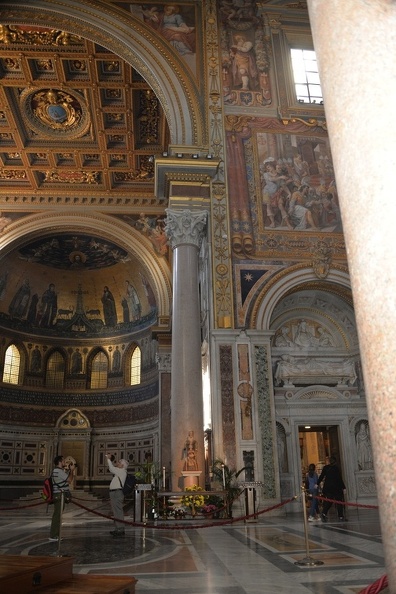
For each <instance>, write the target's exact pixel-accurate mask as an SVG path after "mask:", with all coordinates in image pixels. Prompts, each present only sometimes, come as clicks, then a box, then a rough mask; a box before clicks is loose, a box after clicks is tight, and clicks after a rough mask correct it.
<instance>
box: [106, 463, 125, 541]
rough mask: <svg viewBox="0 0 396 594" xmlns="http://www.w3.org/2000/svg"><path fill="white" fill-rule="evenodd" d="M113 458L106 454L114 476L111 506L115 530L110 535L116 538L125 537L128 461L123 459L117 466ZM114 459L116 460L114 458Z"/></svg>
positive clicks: (111, 485) (111, 489) (111, 487)
mask: <svg viewBox="0 0 396 594" xmlns="http://www.w3.org/2000/svg"><path fill="white" fill-rule="evenodd" d="M112 458H113V456H112V455H111V454H106V459H107V465H108V467H109V470H110V472H111V473H112V474H113V475H114V476H113V478H112V479H111V483H110V487H109V489H110V504H111V509H112V511H113V518H114V530H111V532H110V534H112V536H113V537H114V538H119V537H122V536H125V528H124V524H123V522H122V521H121V522H120V521H119V520H124V507H123V506H124V490H123V487H124V484H125V481H126V478H127V468H128V462H127V460H124V459H121V460H119V461H118V462H116V463H115V464H113V462H112ZM113 459H114V458H113Z"/></svg>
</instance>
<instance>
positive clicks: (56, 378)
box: [45, 348, 67, 389]
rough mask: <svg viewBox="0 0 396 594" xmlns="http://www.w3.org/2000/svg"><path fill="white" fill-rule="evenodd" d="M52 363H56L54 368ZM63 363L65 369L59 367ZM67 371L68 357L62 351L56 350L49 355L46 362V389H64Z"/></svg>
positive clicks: (52, 350)
mask: <svg viewBox="0 0 396 594" xmlns="http://www.w3.org/2000/svg"><path fill="white" fill-rule="evenodd" d="M52 362H54V363H55V365H54V366H53V367H50V366H51V365H52ZM61 362H62V363H63V368H61V367H60V366H59V364H60V363H61ZM66 371H67V356H66V355H65V353H64V352H63V351H62V349H59V348H54V349H51V351H50V352H49V353H48V356H47V357H46V360H45V387H46V388H52V389H56V388H63V387H64V384H65V376H66Z"/></svg>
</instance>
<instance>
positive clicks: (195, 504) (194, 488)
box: [180, 485, 206, 515]
mask: <svg viewBox="0 0 396 594" xmlns="http://www.w3.org/2000/svg"><path fill="white" fill-rule="evenodd" d="M185 490H186V491H187V492H188V493H192V494H191V495H183V497H182V498H181V500H180V503H181V505H184V506H185V507H189V508H190V510H191V513H192V514H193V515H194V514H195V513H196V511H197V509H201V508H202V507H203V506H204V505H205V500H206V497H205V495H203V494H202V493H200V491H202V488H201V487H199V486H198V485H191V487H186V489H185Z"/></svg>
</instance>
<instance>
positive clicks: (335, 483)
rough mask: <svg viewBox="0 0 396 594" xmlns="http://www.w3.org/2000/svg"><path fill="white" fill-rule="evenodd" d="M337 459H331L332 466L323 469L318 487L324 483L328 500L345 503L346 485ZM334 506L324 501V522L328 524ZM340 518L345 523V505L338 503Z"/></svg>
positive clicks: (323, 491)
mask: <svg viewBox="0 0 396 594" xmlns="http://www.w3.org/2000/svg"><path fill="white" fill-rule="evenodd" d="M336 462H337V461H336V459H335V458H334V456H331V458H330V464H327V465H326V466H324V467H323V470H322V472H321V474H320V477H319V479H318V485H320V484H321V483H322V482H323V481H324V485H323V490H322V493H323V496H324V497H326V499H334V500H335V501H343V500H344V493H345V484H344V481H343V480H342V476H341V471H340V469H339V468H338V466H337V464H336ZM332 505H333V502H332V501H324V502H323V510H322V521H323V522H327V512H328V511H329V509H330V508H331V506H332ZM336 506H337V512H338V518H339V519H340V520H341V521H345V516H344V505H343V504H342V503H336Z"/></svg>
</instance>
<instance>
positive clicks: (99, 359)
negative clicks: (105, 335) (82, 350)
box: [91, 352, 109, 390]
mask: <svg viewBox="0 0 396 594" xmlns="http://www.w3.org/2000/svg"><path fill="white" fill-rule="evenodd" d="M108 367H109V363H108V360H107V357H106V355H105V354H104V353H102V352H100V353H98V354H97V355H95V357H94V358H93V360H92V371H91V389H92V390H95V389H98V388H107V373H108Z"/></svg>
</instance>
